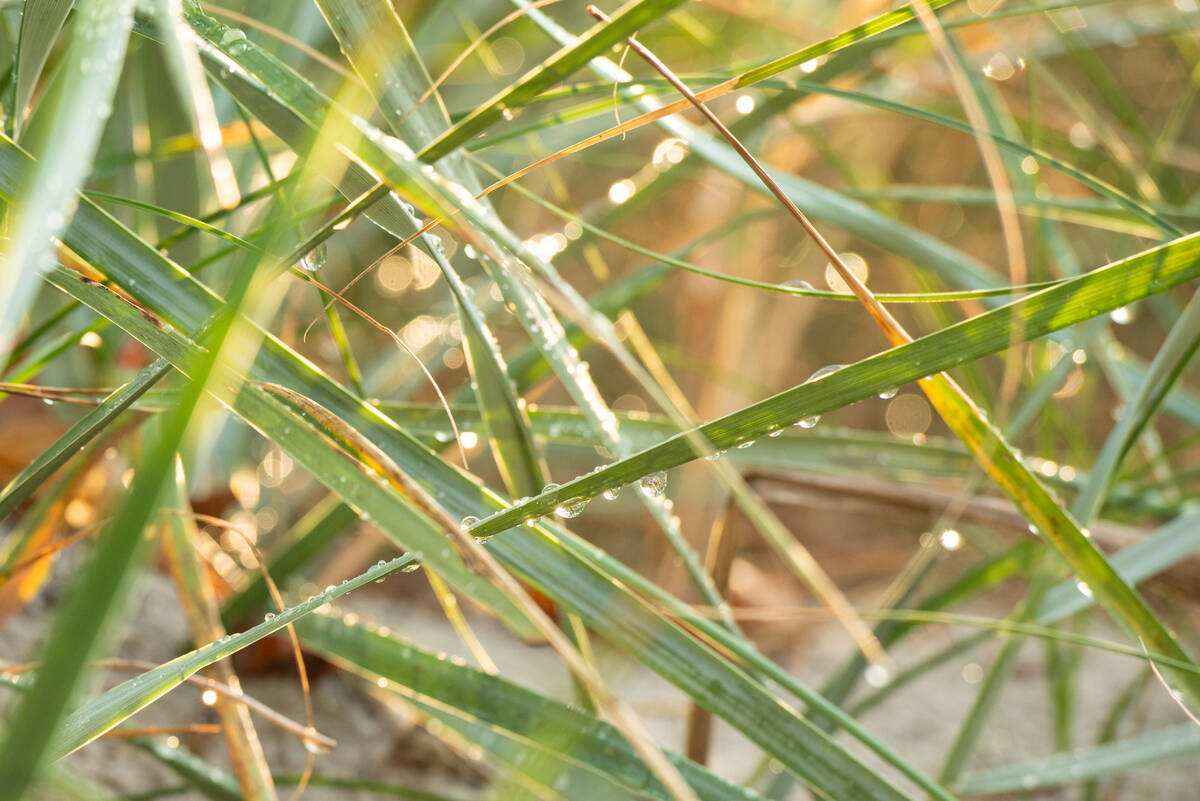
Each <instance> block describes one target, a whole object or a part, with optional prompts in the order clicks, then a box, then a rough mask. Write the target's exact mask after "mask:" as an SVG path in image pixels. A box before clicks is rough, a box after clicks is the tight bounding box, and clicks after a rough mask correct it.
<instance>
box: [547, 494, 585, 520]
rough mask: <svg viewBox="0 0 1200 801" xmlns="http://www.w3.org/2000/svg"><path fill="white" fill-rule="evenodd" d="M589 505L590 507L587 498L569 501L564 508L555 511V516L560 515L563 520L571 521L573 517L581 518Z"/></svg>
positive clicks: (560, 507)
mask: <svg viewBox="0 0 1200 801" xmlns="http://www.w3.org/2000/svg"><path fill="white" fill-rule="evenodd" d="M587 505H588V502H587V498H580V499H578V500H575V501H568V502H567V503H564V504H563V505H562V506H559V507H557V508H556V509H555V510H554V514H556V515H558V516H559V517H561V518H564V519H567V520H569V519H570V518H572V517H579V515H580V514H582V513H583V510H584V509H586V508H587Z"/></svg>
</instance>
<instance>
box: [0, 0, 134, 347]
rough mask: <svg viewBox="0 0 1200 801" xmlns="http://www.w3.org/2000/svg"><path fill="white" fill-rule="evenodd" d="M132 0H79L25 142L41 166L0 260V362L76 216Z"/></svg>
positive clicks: (17, 204)
mask: <svg viewBox="0 0 1200 801" xmlns="http://www.w3.org/2000/svg"><path fill="white" fill-rule="evenodd" d="M133 7H134V0H81V2H80V3H79V8H78V10H77V12H76V18H75V24H74V25H73V26H72V36H71V43H70V46H69V47H68V50H67V53H66V56H65V59H66V60H65V63H64V65H63V67H62V72H61V76H60V79H59V80H58V81H56V82H55V85H54V87H53V88H52V89H51V90H50V96H49V97H47V98H46V99H45V100H43V101H42V108H41V110H40V112H39V114H38V117H37V118H36V119H35V120H34V122H33V126H32V128H31V129H30V131H29V135H28V137H27V140H28V141H27V145H28V147H29V149H30V151H31V152H32V153H33V154H34V155H35V156H41V157H42V159H41V161H39V162H37V167H36V169H35V170H34V172H33V173H32V174H31V175H30V176H29V179H28V183H26V184H25V185H24V186H23V187H22V190H21V192H20V194H19V195H18V196H17V197H16V198H15V200H14V203H13V206H12V210H11V213H10V215H9V221H8V222H9V226H10V228H9V236H10V237H11V238H10V239H9V241H8V242H6V243H5V246H4V250H3V253H2V254H0V358H3V357H5V356H7V355H8V352H9V350H10V349H11V348H12V344H13V339H14V337H15V334H16V331H17V327H18V326H19V325H20V323H21V320H22V319H23V317H24V315H25V310H26V308H27V307H28V305H29V303H30V302H31V301H32V300H33V294H34V292H35V291H36V289H37V287H38V276H39V275H40V274H41V273H43V272H45V270H46V269H47V266H48V265H49V264H52V263H53V262H54V245H53V239H54V237H56V236H58V234H59V232H60V231H62V229H63V228H64V226H65V225H66V223H67V221H68V220H69V219H70V217H71V214H72V212H74V210H75V204H76V198H77V197H78V196H77V195H76V190H77V189H79V187H81V186H82V185H83V182H84V180H85V179H86V178H87V174H88V171H89V170H90V169H91V164H92V156H93V155H94V154H95V151H96V147H97V145H98V144H99V141H100V133H101V131H102V130H103V123H104V121H105V120H106V119H108V115H109V113H110V111H111V109H112V101H113V93H114V92H115V91H116V85H117V78H118V77H119V76H120V73H121V65H122V63H123V62H124V58H125V47H126V45H127V43H128V41H129V29H130V26H131V24H132V21H133Z"/></svg>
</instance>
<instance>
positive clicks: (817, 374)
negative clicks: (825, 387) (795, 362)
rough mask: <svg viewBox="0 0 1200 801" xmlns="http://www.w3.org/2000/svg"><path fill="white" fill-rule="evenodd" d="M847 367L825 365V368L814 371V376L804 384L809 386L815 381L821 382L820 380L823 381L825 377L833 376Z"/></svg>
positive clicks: (842, 365)
mask: <svg viewBox="0 0 1200 801" xmlns="http://www.w3.org/2000/svg"><path fill="white" fill-rule="evenodd" d="M845 366H846V365H844V364H827V365H825V366H824V367H819V368H817V369H816V370H814V371H813V374H812V375H810V376H809V377H808V378H807V379H806V380H805V382H804V383H805V384H808V383H811V382H813V381H820V380H821V379H822V378H824V377H825V376H827V375H833V374H834V373H836V372H837V371H838V370H841V369H842V368H843V367H845Z"/></svg>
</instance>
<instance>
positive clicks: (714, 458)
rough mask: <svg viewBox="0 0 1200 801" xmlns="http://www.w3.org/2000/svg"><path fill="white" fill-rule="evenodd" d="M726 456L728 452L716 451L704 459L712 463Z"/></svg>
mask: <svg viewBox="0 0 1200 801" xmlns="http://www.w3.org/2000/svg"><path fill="white" fill-rule="evenodd" d="M725 454H726V451H723V450H716V451H713V452H712V453H710V454H709V455H708V456H705V457H704V458H705V459H707V460H708V461H710V462H715V461H717V460H718V459H720V458H721V457H722V456H724V455H725Z"/></svg>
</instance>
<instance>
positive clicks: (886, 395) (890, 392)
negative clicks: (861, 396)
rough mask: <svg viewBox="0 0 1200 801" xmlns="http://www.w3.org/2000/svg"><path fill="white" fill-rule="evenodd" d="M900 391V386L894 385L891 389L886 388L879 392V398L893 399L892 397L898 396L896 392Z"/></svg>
mask: <svg viewBox="0 0 1200 801" xmlns="http://www.w3.org/2000/svg"><path fill="white" fill-rule="evenodd" d="M899 391H900V387H892V388H891V389H885V390H884V391H883V392H880V393H879V399H880V400H891V399H892V398H894V397H896V393H897V392H899Z"/></svg>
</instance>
